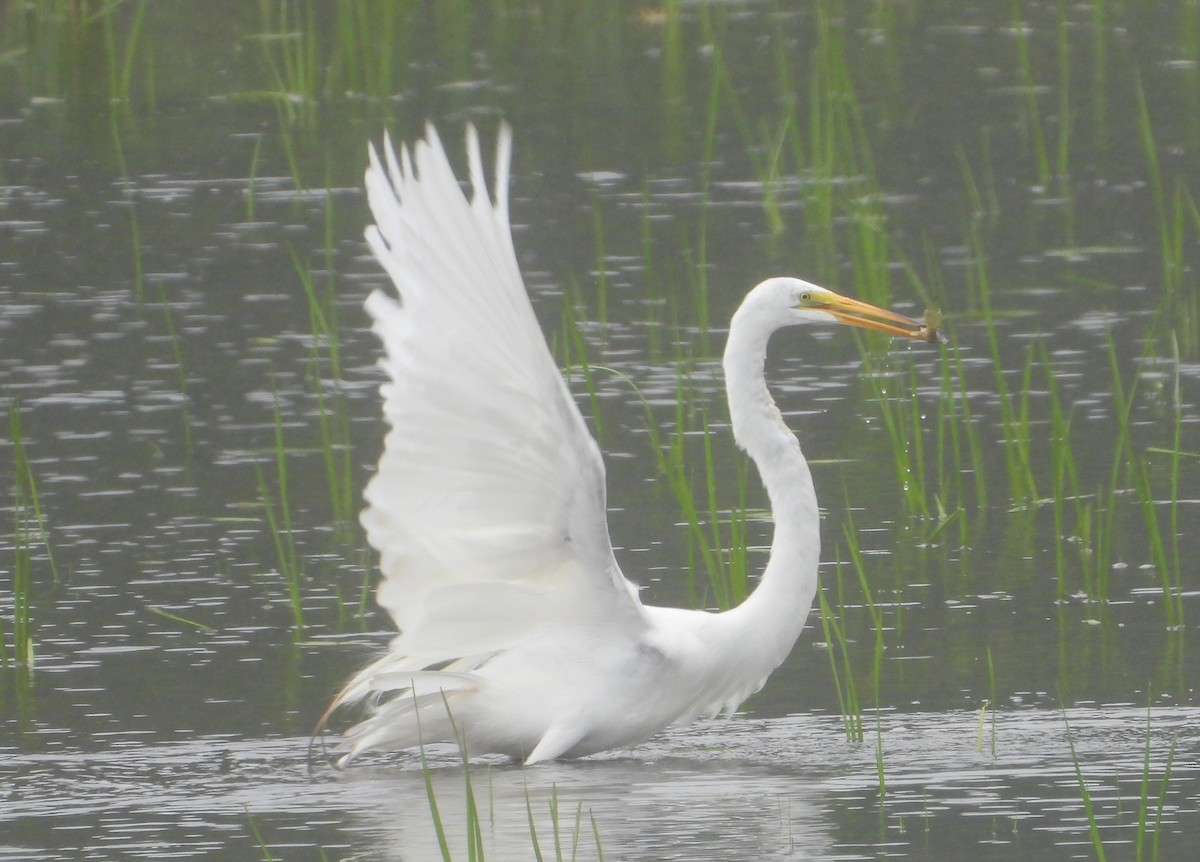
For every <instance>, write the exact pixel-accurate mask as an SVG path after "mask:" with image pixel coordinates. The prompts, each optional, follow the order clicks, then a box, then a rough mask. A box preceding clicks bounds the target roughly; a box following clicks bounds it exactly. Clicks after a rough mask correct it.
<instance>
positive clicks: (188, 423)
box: [158, 282, 195, 456]
mask: <svg viewBox="0 0 1200 862" xmlns="http://www.w3.org/2000/svg"><path fill="white" fill-rule="evenodd" d="M158 298H159V303H160V304H161V305H162V310H163V323H164V325H165V326H166V328H167V334H168V335H169V336H170V338H171V355H172V357H173V358H174V360H175V381H176V385H178V387H179V394H180V395H181V396H182V397H183V400H182V402H181V405H182V406H181V408H180V409H181V411H182V416H183V448H184V451H185V452H186V453H187V454H188V455H189V456H190V455H191V454H192V448H193V446H194V444H195V438H194V435H193V433H192V413H191V410H190V409H189V408H188V402H189V400H190V399H189V397H188V383H187V373H186V372H185V371H184V362H183V341H182V340H181V339H180V337H179V329H178V327H176V326H175V315H174V314H173V313H172V311H171V302H170V300H169V299H168V298H167V288H166V285H164V284H162V283H161V282H160V283H159V285H158Z"/></svg>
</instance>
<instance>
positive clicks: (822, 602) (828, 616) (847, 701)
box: [817, 557, 864, 742]
mask: <svg viewBox="0 0 1200 862" xmlns="http://www.w3.org/2000/svg"><path fill="white" fill-rule="evenodd" d="M834 582H835V585H836V591H837V594H838V610H836V611H835V610H834V609H833V606H832V605H831V603H830V601H829V599H828V598H826V595H825V592H826V590H827V587H826V586H825V584H824V583H822V584H821V585H820V586H819V587H818V589H817V606H818V607H819V608H820V611H821V630H822V631H823V632H824V637H825V644H826V649H827V650H828V652H829V670H830V673H831V674H832V676H833V686H834V690H835V691H836V692H837V699H838V711H839V712H840V713H841V716H842V729H843V731H845V734H846V740H847V741H848V742H862V741H863V739H864V733H863V720H862V705H861V703H860V701H859V697H858V686H857V684H856V683H855V680H854V664H853V662H852V661H851V659H850V650H849V647H848V645H847V644H848V641H847V638H846V627H845V624H844V622H843V619H844V617H845V611H846V607H845V604H844V602H843V601H842V598H841V594H842V561H841V558H840V557H839V558H838V559H837V561H836V563H835V566H834Z"/></svg>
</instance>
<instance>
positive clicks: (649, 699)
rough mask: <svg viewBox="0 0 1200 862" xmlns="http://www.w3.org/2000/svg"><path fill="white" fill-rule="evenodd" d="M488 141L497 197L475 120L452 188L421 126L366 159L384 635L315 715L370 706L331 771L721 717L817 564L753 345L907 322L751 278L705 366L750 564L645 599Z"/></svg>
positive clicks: (636, 737)
mask: <svg viewBox="0 0 1200 862" xmlns="http://www.w3.org/2000/svg"><path fill="white" fill-rule="evenodd" d="M497 150H498V152H497V157H496V182H495V197H494V199H493V197H492V195H490V194H489V193H488V190H487V186H486V184H485V181H484V177H483V168H482V159H481V157H480V151H479V142H478V138H477V136H476V134H475V131H474V129H473V128H468V130H467V153H468V158H469V163H470V181H471V194H470V196H469V197H468V196H466V195H464V193H463V191H462V189H461V188H460V187H459V184H458V181H457V179H456V178H455V176H454V173H453V171H452V169H451V167H450V164H449V162H448V160H447V158H446V155H445V152H444V150H443V148H442V145H441V143H440V141H439V140H438V137H437V134H436V132H435V131H434V129H433V128H432V127H430V128H428V130H427V138H426V140H425V141H423V142H420V143H418V144H416V146H415V147H414V148H412V150H411V151H410V150H409V149H408V148H407V147H403V148H401V151H400V154H399V156H397V155H396V153H395V152H394V151H393V149H392V147H391V145H390V143H385V146H384V152H383V159H382V161H381V159H380V158H379V156H378V155H377V154H376V152H375V150H374V148H372V150H371V153H370V164H369V167H368V169H367V172H366V187H367V193H368V200H369V203H370V207H371V212H372V214H373V216H374V220H375V224H374V225H372V226H370V227H369V228H368V229H367V240H368V242H369V244H370V246H371V249H372V251H373V252H374V254H375V256H376V258H378V260H379V262H380V264H381V265H382V266H383V268H384V269H385V270H386V271H387V273H388V275H389V276H390V277H391V280H392V282H393V283H394V285H395V287H396V289H397V291H398V293H399V301H397V300H395V299H393V298H391V297H389V296H387V295H386V294H385V293H383V292H382V291H376V292H374V293H372V294H371V295H370V297H369V298H368V299H367V302H366V308H367V311H368V312H369V313H370V315H371V317H372V318H373V320H374V327H373V328H374V331H375V332H376V333H377V334H378V336H379V338H380V339H381V340H382V342H383V345H384V348H385V351H386V356H385V358H384V359H383V360H382V365H383V367H384V369H385V371H386V374H387V382H385V383H384V385H383V387H382V390H381V391H382V396H383V402H384V415H385V417H386V419H387V421H388V423H389V424H390V426H391V428H390V430H389V432H388V434H387V437H386V441H385V446H384V451H383V455H382V457H381V458H380V462H379V468H378V471H377V472H376V474H375V475H374V477H373V478H372V479H371V481H370V483H369V484H368V486H367V489H366V492H365V496H366V501H367V508H366V510H365V511H364V512H363V515H362V523H363V525H364V526H365V528H366V531H367V538H368V540H369V541H370V543H371V545H372V546H373V547H374V548H375V549H376V550H377V551H378V552H379V554H380V568H381V572H382V575H383V579H382V582H381V584H380V587H379V591H378V601H379V604H380V605H381V606H382V607H383V608H384V609H386V610H387V611H388V612H389V614H390V615H391V616H392V617H393V619H394V620H395V622H396V624H397V626H398V627H399V630H400V634H398V635H397V636H396V637H395V638H394V639H393V641H392V642H391V644H390V646H389V649H388V651H387V652H386V654H385V655H383V656H382V657H381V658H379V659H378V660H377V661H375V662H374V663H372V664H371V665H369V666H368V667H366V668H364V669H363V670H362V671H361V672H360V673H358V674H357V675H356V676H355V677H354V678H353V679H352V680H351V681H350V682H349V684H348V685H347V686H346V688H345V689H344V690H343V691H342V692H341V693H340V694H339V695H338V697H337V698H336V699H335V701H334V703H333V704H332V706H331V707H330V711H332V710H333V709H335V708H337V707H339V706H341V705H344V704H349V703H354V702H364V703H365V706H366V713H365V716H364V717H363V719H362V720H361V721H360V722H359V723H358V724H356V725H354V726H353V727H351V728H350V729H349V730H348V731H346V733H345V735H344V737H343V738H342V740H341V741H340V742H339V750H340V751H341V752H342V758H341V761H340V762H341V763H343V764H345V763H348V762H349V761H350V760H352V759H353V758H354V757H356V756H357V755H359V754H360V753H362V752H365V751H369V750H377V749H397V748H407V747H411V746H416V745H418V744H420V743H422V742H424V743H432V742H442V741H453V740H454V739H455V734H456V732H457V733H461V734H462V735H463V736H464V737H465V740H466V743H467V746H468V748H469V750H470V751H471V752H472V754H482V753H486V752H500V753H503V754H507V755H510V756H512V757H514V758H518V759H523V760H524V761H525V762H527V763H536V762H538V761H542V760H550V759H554V758H564V757H577V756H581V755H586V754H591V753H593V752H598V751H603V750H605V749H609V748H614V747H622V746H629V745H633V744H636V743H637V742H640V741H641V740H644V739H646V738H647V737H649V736H651V735H653V734H654V733H656V732H658V731H659V730H661V729H662V728H664V727H666V726H668V725H672V724H682V723H686V722H690V721H692V720H693V719H695V718H697V717H699V716H709V715H716V714H719V713H725V714H728V713H732V712H733V711H734V710H736V709H737V707H738V706H739V704H741V703H742V701H744V700H745V699H746V698H747V697H749V696H750V695H751V694H753V693H754V692H755V691H757V690H758V689H759V688H761V687H762V685H763V683H764V682H765V681H766V679H767V677H768V675H769V674H770V673H771V672H772V671H773V670H774V669H775V668H776V667H778V666H779V664H780V663H781V662H782V661H783V660H784V658H786V656H787V655H788V652H789V651H790V650H791V648H792V645H793V644H794V643H795V641H796V638H797V637H798V636H799V634H800V631H801V629H802V628H803V627H804V621H805V618H806V617H807V615H808V612H809V608H810V607H811V605H812V600H813V597H814V594H815V593H816V589H817V565H818V561H819V559H820V529H819V516H818V511H817V497H816V493H815V491H814V489H813V481H812V476H811V475H810V473H809V469H808V464H807V463H806V461H805V459H804V455H803V454H802V453H801V451H800V445H799V443H798V441H797V439H796V437H795V435H794V434H793V433H792V432H791V431H790V430H789V429H788V427H787V425H786V424H785V423H784V421H783V417H782V416H781V414H780V412H779V410H778V408H777V407H776V406H775V402H774V400H772V398H771V395H770V393H769V392H768V390H767V385H766V380H765V377H764V373H763V366H764V361H765V357H766V350H767V342H768V340H769V339H770V337H771V335H772V334H773V333H774V332H775V331H776V330H778V329H780V328H781V327H785V326H791V325H793V324H801V323H832V322H841V323H847V324H852V325H856V326H864V327H868V328H872V329H877V330H881V331H884V332H889V333H892V334H895V335H901V336H906V337H912V338H919V337H926V335H927V334H926V333H924V331H923V329H922V326H921V324H920V323H919V322H917V321H915V320H912V319H909V318H907V317H904V316H902V315H898V314H895V313H892V312H889V311H885V310H883V309H880V308H876V307H874V306H870V305H867V304H865V303H861V302H858V301H856V300H852V299H848V298H846V297H843V296H840V295H838V294H836V293H833V292H832V291H829V290H825V289H823V288H821V287H818V286H816V285H813V284H809V283H807V282H805V281H801V280H799V279H795V278H771V279H768V280H767V281H764V282H762V283H761V284H759V285H758V286H757V287H755V288H754V289H753V290H751V291H750V293H749V294H748V295H747V296H746V298H745V300H744V301H743V302H742V304H741V307H740V308H738V310H737V312H736V313H735V314H734V316H733V321H732V324H731V326H730V329H729V338H728V343H727V345H726V348H725V355H724V371H725V384H726V390H727V396H728V400H729V412H730V416H731V418H732V422H733V434H734V437H735V439H736V440H737V443H738V445H739V446H741V447H742V448H743V449H744V450H745V451H746V452H747V453H748V454H749V456H750V458H751V459H752V460H753V461H754V463H755V465H756V467H757V468H758V472H759V474H760V476H761V477H762V480H763V483H764V484H765V486H766V489H767V493H768V496H769V498H770V504H771V513H772V517H773V519H774V525H775V529H774V539H773V541H772V543H771V554H770V559H769V562H768V563H767V565H766V568H765V570H764V571H763V573H762V577H761V579H760V581H759V583H758V586H757V587H756V589H755V590H754V591H753V592H752V593H751V595H750V596H749V597H748V598H747V599H746V600H745V601H744V602H743V603H742V604H741V605H739V606H737V607H735V608H733V609H731V610H728V611H725V612H723V613H711V612H707V611H696V610H682V609H678V608H660V607H649V606H646V605H643V604H642V603H641V601H640V600H639V598H638V591H637V589H636V588H635V587H634V586H633V585H632V584H631V583H630V582H629V581H628V580H626V578H625V577H624V575H623V574H622V573H621V570H620V568H619V566H618V565H617V561H616V558H615V557H614V555H613V550H612V544H611V542H610V540H609V534H608V525H607V518H606V492H605V481H604V463H603V461H602V459H601V456H600V451H599V448H598V447H597V445H596V443H595V441H594V440H593V438H592V436H591V435H590V434H589V432H588V430H587V427H586V426H585V424H584V421H583V418H582V416H581V415H580V413H579V410H578V408H577V407H576V405H575V402H574V400H573V399H572V397H571V394H570V392H569V391H568V389H567V386H566V384H565V382H564V380H563V378H562V375H561V374H560V372H559V369H558V367H557V365H556V364H555V362H554V360H553V358H552V356H551V354H550V351H549V349H548V348H547V346H546V342H545V339H544V337H543V335H542V333H541V330H540V328H539V326H538V323H537V320H536V318H535V317H534V313H533V309H532V306H531V305H530V302H529V297H528V294H527V292H526V289H525V286H524V283H523V281H522V279H521V275H520V272H519V271H518V268H517V261H516V255H515V253H514V251H513V245H512V237H511V231H510V228H509V219H508V165H509V156H510V151H511V133H510V131H509V129H508V128H507V126H502V127H501V129H500V133H499V142H498V146H497ZM327 716H328V713H327ZM323 724H324V719H323V720H322V725H323Z"/></svg>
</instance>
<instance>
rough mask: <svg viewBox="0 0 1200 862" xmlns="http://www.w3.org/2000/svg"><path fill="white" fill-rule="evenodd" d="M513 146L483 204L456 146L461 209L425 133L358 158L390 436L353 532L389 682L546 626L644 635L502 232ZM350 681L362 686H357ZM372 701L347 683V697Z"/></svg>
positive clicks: (599, 467)
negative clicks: (373, 599) (366, 561)
mask: <svg viewBox="0 0 1200 862" xmlns="http://www.w3.org/2000/svg"><path fill="white" fill-rule="evenodd" d="M511 146H512V144H511V132H510V130H509V129H508V127H507V126H502V127H501V129H500V134H499V141H498V145H497V158H496V178H497V179H496V192H495V202H493V201H492V198H491V197H490V196H489V194H488V190H487V186H486V181H485V179H484V171H483V161H482V158H481V156H480V151H479V139H478V135H477V134H476V132H475V130H474V128H473V127H468V129H467V154H468V163H469V171H470V174H469V176H470V187H471V190H472V193H471V197H470V199H469V200H468V199H467V197H466V196H465V195H464V194H463V191H462V189H461V187H460V186H459V183H458V180H457V179H456V177H455V175H454V172H453V170H452V169H451V167H450V163H449V160H448V159H447V157H446V154H445V151H444V149H443V147H442V144H441V142H440V140H439V139H438V136H437V133H436V132H435V131H434V129H433V127H432V126H430V127H428V128H427V131H426V139H425V140H424V141H422V142H419V143H417V144H416V146H415V147H413V148H412V150H411V151H410V150H409V148H407V147H402V148H401V150H400V152H399V155H397V153H396V151H395V150H394V149H393V147H392V145H391V142H390V140H385V143H384V149H383V160H382V163H381V161H380V158H379V155H378V154H377V153H376V152H375V150H374V148H372V149H371V152H370V160H369V166H368V169H367V173H366V188H367V195H368V201H369V203H370V207H371V212H372V214H373V216H374V219H375V224H374V225H372V226H370V227H368V228H367V231H366V237H367V241H368V243H369V244H370V247H371V250H372V252H373V253H374V254H375V257H376V258H377V259H378V260H379V262H380V264H381V265H382V266H383V268H384V270H385V271H386V272H387V274H388V275H389V276H390V278H391V280H392V282H393V283H394V284H395V286H396V288H397V290H398V293H399V295H400V302H397V301H396V300H394V299H392V298H390V297H388V296H386V295H385V294H383V293H382V292H380V291H376V292H374V293H372V294H371V296H370V297H368V299H367V301H366V309H367V311H368V313H369V314H370V316H371V317H372V319H373V321H374V324H373V329H374V331H375V332H376V333H377V334H378V336H379V338H380V339H381V340H382V342H383V345H384V348H385V351H386V358H385V359H384V360H382V363H381V364H382V365H383V367H384V369H385V370H386V372H387V382H385V383H384V384H383V386H382V388H381V392H382V395H383V401H384V416H385V417H386V419H387V421H388V423H389V424H390V426H391V430H390V431H389V432H388V434H387V436H386V439H385V446H384V452H383V455H382V457H381V458H380V461H379V468H378V471H377V472H376V474H375V476H374V477H373V478H372V479H371V481H370V482H369V484H368V485H367V489H366V492H365V497H366V500H367V503H368V506H367V508H366V510H365V511H364V512H363V514H362V522H363V524H364V526H365V527H366V530H367V538H368V540H369V541H370V543H371V544H372V545H373V546H374V547H375V548H376V549H377V550H378V551H379V553H380V568H381V571H382V575H383V580H382V582H381V584H380V587H379V592H378V601H379V604H380V605H381V606H382V607H384V608H385V609H386V610H387V611H388V612H389V613H390V614H391V616H392V617H393V619H394V620H395V621H396V624H397V625H398V626H399V628H400V632H401V633H400V635H399V636H398V637H397V639H396V641H395V642H394V643H393V646H392V660H391V661H390V662H385V663H383V664H382V665H380V666H373V667H372V669H370V670H371V673H372V674H373V675H374V677H375V679H376V683H375V686H374V687H375V688H376V689H377V688H378V686H379V685H382V683H381V682H379V680H381V679H384V678H386V673H387V672H388V671H389V669H392V668H414V667H429V666H431V665H434V664H438V663H442V662H448V661H458V662H459V666H461V667H463V668H464V669H467V670H469V669H470V668H471V667H473V666H476V665H477V662H475V661H472V660H467V661H462V660H463V659H470V657H472V656H478V657H481V658H480V660H482V657H485V656H486V655H490V654H494V653H495V652H496V651H500V650H504V649H508V648H510V647H512V646H514V645H516V644H517V643H519V642H521V641H522V640H523V639H524V638H526V637H528V636H530V635H531V634H533V633H535V632H538V631H540V630H541V629H543V628H544V627H546V626H548V625H561V624H572V623H579V624H586V625H605V626H626V627H629V628H630V630H631V631H640V630H642V628H644V626H645V625H646V622H645V617H644V615H643V613H642V607H641V604H640V602H639V601H638V600H637V596H636V591H635V590H634V589H633V587H632V585H630V584H629V582H628V581H626V580H625V578H624V577H623V576H622V574H621V572H620V570H619V568H618V566H617V563H616V560H615V558H614V557H613V553H612V545H611V542H610V540H609V536H608V526H607V519H606V512H605V477H604V464H603V461H602V460H601V457H600V451H599V448H598V447H597V446H596V443H595V441H594V440H593V439H592V437H591V435H590V434H589V433H588V430H587V427H586V425H585V423H584V421H583V417H582V416H581V415H580V413H579V410H578V408H577V407H576V405H575V402H574V400H573V399H572V397H571V395H570V392H569V390H568V389H567V387H566V384H565V382H564V381H563V379H562V375H561V374H560V373H559V371H558V367H557V366H556V364H555V363H554V360H553V357H552V356H551V355H550V352H549V349H548V348H547V346H546V342H545V339H544V337H543V335H542V332H541V329H540V327H539V326H538V323H537V318H536V317H535V315H534V313H533V309H532V306H531V305H530V303H529V298H528V294H527V292H526V289H525V286H524V283H523V281H522V279H521V275H520V271H519V269H518V267H517V261H516V254H515V252H514V250H513V245H512V237H511V231H510V229H509V224H508V191H507V182H508V172H509V157H510V153H511ZM364 673H365V672H364ZM371 687H372V684H371V682H370V680H368V679H358V680H355V681H354V682H352V683H351V686H350V687H349V688H348V690H347V692H346V693H345V695H346V697H350V696H353V692H352V691H351V690H352V689H353V690H355V691H357V692H358V693H360V694H361V693H362V692H363V691H365V690H367V689H369V688H371Z"/></svg>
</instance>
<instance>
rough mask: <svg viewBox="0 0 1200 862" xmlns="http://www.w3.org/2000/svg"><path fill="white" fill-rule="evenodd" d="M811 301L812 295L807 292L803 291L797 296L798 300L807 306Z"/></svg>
mask: <svg viewBox="0 0 1200 862" xmlns="http://www.w3.org/2000/svg"><path fill="white" fill-rule="evenodd" d="M811 299H812V294H811V293H809V292H808V291H807V290H806V291H804V293H802V294H800V296H799V300H800V301H801V302H802V303H805V304H807V303H808V301H809V300H811Z"/></svg>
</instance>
